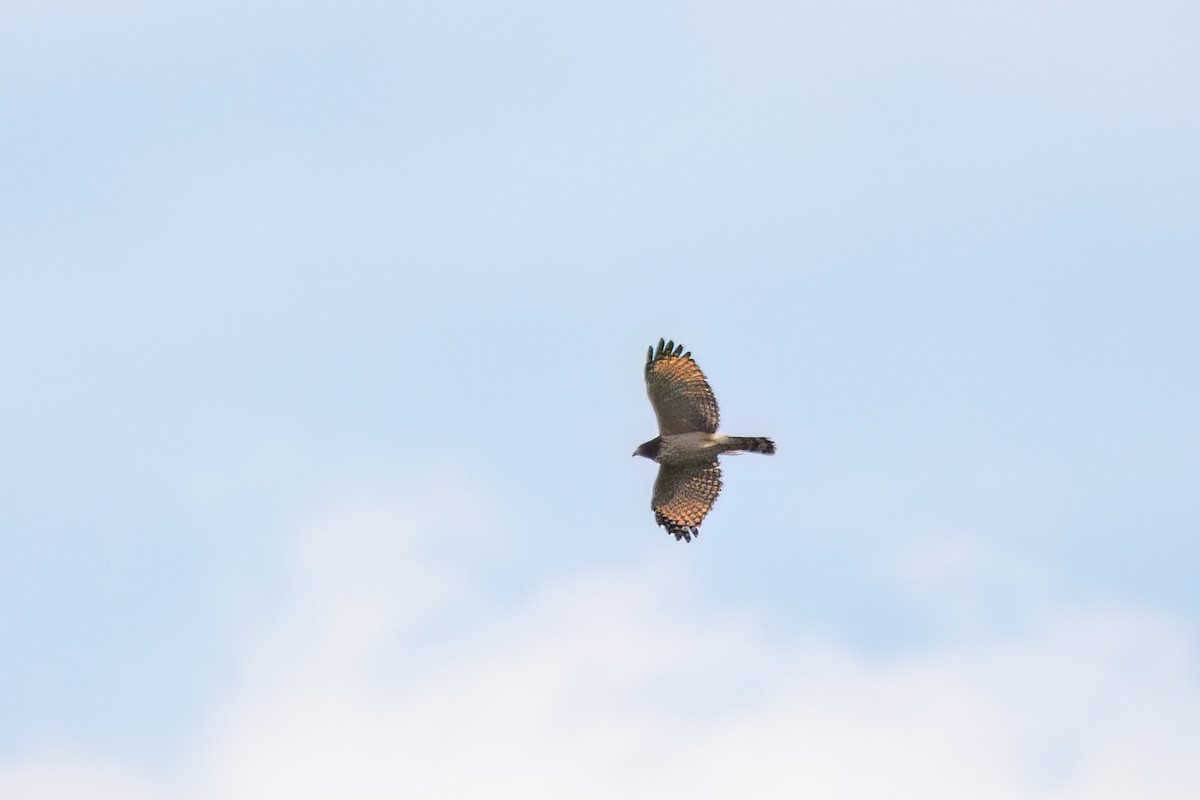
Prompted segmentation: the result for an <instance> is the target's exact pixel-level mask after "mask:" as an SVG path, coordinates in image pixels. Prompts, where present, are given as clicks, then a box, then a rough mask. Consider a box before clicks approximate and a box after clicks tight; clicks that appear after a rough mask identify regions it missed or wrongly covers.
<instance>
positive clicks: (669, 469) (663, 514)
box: [650, 461, 721, 542]
mask: <svg viewBox="0 0 1200 800" xmlns="http://www.w3.org/2000/svg"><path fill="white" fill-rule="evenodd" d="M720 493H721V468H720V467H719V466H717V462H716V461H709V462H700V463H695V464H682V465H675V466H660V467H659V468H658V478H657V479H656V480H655V481H654V497H653V499H652V500H651V501H650V507H651V508H652V509H654V521H655V522H657V523H658V524H659V525H662V526H663V527H664V528H666V529H667V533H670V534H674V536H675V538H676V539H677V540H678V539H685V540H687V541H689V542H690V541H691V540H692V537H693V536H699V535H700V523H701V522H703V521H704V517H705V516H706V515H707V514H708V512H709V511H710V510H711V509H712V507H713V503H715V502H716V501H717V495H718V494H720Z"/></svg>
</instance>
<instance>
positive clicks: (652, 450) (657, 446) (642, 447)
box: [633, 436, 662, 461]
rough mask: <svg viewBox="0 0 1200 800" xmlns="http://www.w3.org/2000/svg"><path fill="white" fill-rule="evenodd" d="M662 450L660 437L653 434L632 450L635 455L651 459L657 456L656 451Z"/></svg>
mask: <svg viewBox="0 0 1200 800" xmlns="http://www.w3.org/2000/svg"><path fill="white" fill-rule="evenodd" d="M660 450H662V437H661V436H655V437H654V438H653V439H651V440H650V441H648V442H645V443H643V444H639V445H638V449H637V450H634V451H633V454H634V455H635V456H645V457H646V458H648V459H650V460H651V461H653V460H655V459H656V458H658V452H659V451H660Z"/></svg>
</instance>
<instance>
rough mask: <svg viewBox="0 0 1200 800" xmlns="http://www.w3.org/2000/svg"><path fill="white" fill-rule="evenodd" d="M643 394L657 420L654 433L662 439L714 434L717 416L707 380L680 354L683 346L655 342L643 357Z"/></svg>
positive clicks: (695, 366)
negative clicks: (679, 434)
mask: <svg viewBox="0 0 1200 800" xmlns="http://www.w3.org/2000/svg"><path fill="white" fill-rule="evenodd" d="M646 392H647V393H648V394H649V395H650V405H652V406H653V407H654V416H655V417H657V418H658V432H659V433H660V434H661V435H663V436H670V435H671V434H674V433H690V432H693V431H702V432H704V433H716V432H717V422H718V420H719V417H720V412H718V411H717V398H715V397H713V392H712V388H711V387H710V386H709V385H708V379H707V378H705V377H704V373H703V372H701V371H700V367H699V366H697V364H696V362H695V361H693V360H692V354H691V353H685V352H683V345H679V346H676V345H675V343H674V342H664V341H663V340H662V339H659V340H658V350H655V349H654V348H653V347H651V348H650V352H649V354H648V355H647V357H646Z"/></svg>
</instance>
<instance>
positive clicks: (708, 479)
mask: <svg viewBox="0 0 1200 800" xmlns="http://www.w3.org/2000/svg"><path fill="white" fill-rule="evenodd" d="M646 391H647V392H648V394H649V395H650V405H651V406H653V407H654V415H655V417H657V418H658V430H659V435H658V436H656V437H655V438H653V439H651V440H650V441H648V442H645V443H644V444H642V445H640V446H639V447H638V449H637V450H635V451H634V453H633V454H634V455H635V456H645V457H646V458H649V459H651V460H652V461H656V462H658V464H659V469H658V478H657V480H655V482H654V496H653V498H652V499H651V502H650V507H651V508H652V509H653V511H654V520H655V522H657V523H658V524H659V525H662V526H663V527H665V528H666V529H667V532H668V533H671V534H674V536H675V538H676V539H683V540H685V541H689V542H690V541H691V540H692V537H693V536H699V535H700V523H701V522H703V520H704V517H705V516H706V515H707V514H708V512H709V509H711V508H712V505H713V503H714V502H715V501H716V499H717V495H718V494H719V493H720V491H721V468H720V466H719V465H718V464H717V456H719V455H722V454H731V453H739V452H753V453H765V454H767V455H771V454H773V453H774V452H775V443H774V442H772V441H771V440H770V439H767V438H765V437H762V436H752V437H745V436H726V435H724V434H720V433H717V423H718V421H719V418H720V412H719V411H718V410H717V400H716V398H715V397H714V396H713V393H712V389H711V387H709V385H708V380H707V379H706V378H705V377H704V373H703V372H701V371H700V367H699V366H697V364H696V362H695V361H693V360H692V354H691V353H684V352H683V345H679V346H676V345H675V343H674V342H664V341H663V340H661V339H660V340H659V342H658V350H657V351H656V350H655V349H654V348H653V347H652V348H650V353H649V355H648V356H647V359H646Z"/></svg>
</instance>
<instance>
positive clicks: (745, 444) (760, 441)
mask: <svg viewBox="0 0 1200 800" xmlns="http://www.w3.org/2000/svg"><path fill="white" fill-rule="evenodd" d="M725 446H726V447H728V448H729V450H728V451H727V452H745V453H765V454H766V455H769V456H773V455H775V443H774V442H772V441H771V440H770V439H768V438H767V437H765V436H726V437H725Z"/></svg>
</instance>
